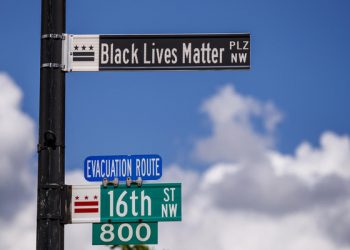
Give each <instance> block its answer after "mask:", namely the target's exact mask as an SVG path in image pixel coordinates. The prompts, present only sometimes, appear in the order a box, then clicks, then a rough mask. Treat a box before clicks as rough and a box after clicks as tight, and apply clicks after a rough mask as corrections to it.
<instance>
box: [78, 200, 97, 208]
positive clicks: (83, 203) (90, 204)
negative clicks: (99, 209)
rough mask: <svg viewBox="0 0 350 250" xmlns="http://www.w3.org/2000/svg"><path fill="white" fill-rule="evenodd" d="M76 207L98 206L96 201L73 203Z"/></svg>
mask: <svg viewBox="0 0 350 250" xmlns="http://www.w3.org/2000/svg"><path fill="white" fill-rule="evenodd" d="M74 205H75V206H76V207H81V206H98V201H76V202H74Z"/></svg>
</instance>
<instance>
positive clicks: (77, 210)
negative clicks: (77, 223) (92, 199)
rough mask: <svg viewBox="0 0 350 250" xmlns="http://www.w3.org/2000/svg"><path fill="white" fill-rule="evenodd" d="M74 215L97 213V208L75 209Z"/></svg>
mask: <svg viewBox="0 0 350 250" xmlns="http://www.w3.org/2000/svg"><path fill="white" fill-rule="evenodd" d="M74 213H77V214H79V213H98V208H76V209H74Z"/></svg>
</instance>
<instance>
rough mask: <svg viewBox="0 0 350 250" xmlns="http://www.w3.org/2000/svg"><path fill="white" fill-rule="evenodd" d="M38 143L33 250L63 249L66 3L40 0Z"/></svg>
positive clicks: (56, 0) (54, 0)
mask: <svg viewBox="0 0 350 250" xmlns="http://www.w3.org/2000/svg"><path fill="white" fill-rule="evenodd" d="M41 13H42V14H41V54H40V63H41V65H40V66H41V68H40V114H39V144H38V198H37V244H36V249H37V250H39V249H40V250H48V249H50V250H63V249H64V223H65V222H64V220H65V219H66V218H67V217H66V214H65V210H66V207H67V206H68V204H67V202H66V199H65V197H64V196H63V195H62V194H63V193H64V190H65V189H66V186H65V185H64V174H65V171H64V145H65V138H64V137H65V73H64V72H63V71H62V70H61V68H62V67H61V62H62V38H63V37H62V34H63V33H64V32H65V28H66V1H65V0H42V9H41Z"/></svg>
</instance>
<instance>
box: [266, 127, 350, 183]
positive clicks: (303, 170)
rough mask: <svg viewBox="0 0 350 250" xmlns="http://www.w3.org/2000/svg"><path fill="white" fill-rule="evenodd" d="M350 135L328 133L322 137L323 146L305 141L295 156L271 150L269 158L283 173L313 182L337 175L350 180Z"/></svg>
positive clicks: (279, 172)
mask: <svg viewBox="0 0 350 250" xmlns="http://www.w3.org/2000/svg"><path fill="white" fill-rule="evenodd" d="M349 152H350V137H349V136H348V135H343V136H340V135H337V134H335V133H332V132H325V133H323V134H322V136H321V138H320V147H319V148H315V147H312V146H311V145H310V144H309V143H307V142H304V143H302V144H301V145H300V146H299V147H298V148H297V149H296V153H295V155H294V156H289V155H283V154H281V153H279V152H276V151H274V152H271V153H270V154H269V157H270V159H271V161H272V163H273V166H274V167H275V170H276V171H277V173H278V174H280V175H285V174H291V175H295V176H298V177H300V178H302V179H303V180H305V181H306V182H307V183H309V184H314V183H316V182H317V181H318V180H320V179H322V178H323V177H325V176H329V175H336V176H338V177H340V178H346V179H350V167H349V166H350V165H349V163H350V154H349Z"/></svg>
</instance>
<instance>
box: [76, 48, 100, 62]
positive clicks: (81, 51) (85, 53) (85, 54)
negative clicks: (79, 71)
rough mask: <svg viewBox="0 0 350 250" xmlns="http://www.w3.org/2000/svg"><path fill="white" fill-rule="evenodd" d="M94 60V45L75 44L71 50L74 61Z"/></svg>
mask: <svg viewBox="0 0 350 250" xmlns="http://www.w3.org/2000/svg"><path fill="white" fill-rule="evenodd" d="M94 60H95V51H94V46H93V45H90V46H86V45H85V44H83V45H82V46H78V45H75V46H74V51H73V61H74V62H93V61H94Z"/></svg>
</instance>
